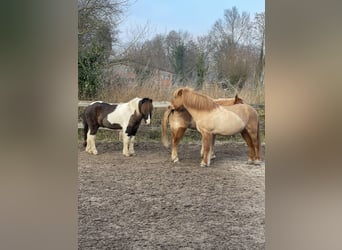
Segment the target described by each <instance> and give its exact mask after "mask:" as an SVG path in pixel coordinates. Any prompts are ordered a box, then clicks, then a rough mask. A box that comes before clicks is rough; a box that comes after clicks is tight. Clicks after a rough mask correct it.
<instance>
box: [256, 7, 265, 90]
mask: <svg viewBox="0 0 342 250" xmlns="http://www.w3.org/2000/svg"><path fill="white" fill-rule="evenodd" d="M254 31H255V40H256V43H257V44H258V47H259V60H258V65H257V70H256V77H257V83H260V84H263V83H264V71H265V13H264V12H262V13H257V14H256V15H255V18H254Z"/></svg>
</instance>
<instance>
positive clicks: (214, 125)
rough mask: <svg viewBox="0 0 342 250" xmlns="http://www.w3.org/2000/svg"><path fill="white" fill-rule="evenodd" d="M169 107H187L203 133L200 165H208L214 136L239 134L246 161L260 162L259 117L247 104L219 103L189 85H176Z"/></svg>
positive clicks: (177, 108) (198, 128)
mask: <svg viewBox="0 0 342 250" xmlns="http://www.w3.org/2000/svg"><path fill="white" fill-rule="evenodd" d="M171 106H172V108H174V109H176V110H179V109H183V108H185V109H187V110H188V112H189V114H190V115H191V116H192V117H193V119H194V121H195V122H196V128H197V130H198V131H199V132H200V133H201V134H202V152H203V154H202V155H203V158H202V161H201V166H202V167H206V166H209V165H210V156H211V152H212V142H213V135H234V134H236V133H241V135H242V137H243V138H244V140H245V141H246V143H247V145H248V149H249V159H248V162H249V163H254V164H259V163H260V131H259V130H260V129H259V117H258V113H257V112H256V110H255V109H254V108H252V107H251V106H250V105H248V104H235V105H232V106H221V105H219V104H217V103H216V102H214V100H213V99H212V98H210V97H208V96H206V95H203V94H200V93H197V92H195V91H193V90H192V89H190V88H179V89H177V90H176V91H175V92H174V93H173V98H172V99H171Z"/></svg>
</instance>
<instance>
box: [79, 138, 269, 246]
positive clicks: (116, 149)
mask: <svg viewBox="0 0 342 250" xmlns="http://www.w3.org/2000/svg"><path fill="white" fill-rule="evenodd" d="M97 149H98V152H99V154H98V155H96V156H94V155H89V154H87V153H86V152H85V151H84V148H83V146H82V145H81V143H79V159H78V171H79V194H78V211H79V229H78V230H79V232H78V233H79V249H183V250H185V249H265V234H264V233H265V232H264V231H265V207H264V202H265V185H264V181H265V166H264V165H261V166H256V165H248V164H246V161H247V146H246V145H245V144H244V143H232V142H229V143H219V144H218V145H215V152H216V156H217V158H216V159H215V160H213V161H212V162H211V166H210V167H208V168H202V167H200V166H199V164H200V161H201V157H200V149H201V145H200V144H182V145H180V147H179V158H180V162H179V163H176V164H174V163H171V155H170V151H169V150H167V149H165V148H164V147H163V146H162V144H161V143H159V142H140V143H136V145H135V151H136V155H135V156H132V157H124V156H123V155H122V143H120V142H97ZM264 151H265V148H264V147H263V152H264Z"/></svg>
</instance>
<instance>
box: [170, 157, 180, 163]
mask: <svg viewBox="0 0 342 250" xmlns="http://www.w3.org/2000/svg"><path fill="white" fill-rule="evenodd" d="M171 161H172V163H176V162H179V159H178V158H176V159H174V160H171Z"/></svg>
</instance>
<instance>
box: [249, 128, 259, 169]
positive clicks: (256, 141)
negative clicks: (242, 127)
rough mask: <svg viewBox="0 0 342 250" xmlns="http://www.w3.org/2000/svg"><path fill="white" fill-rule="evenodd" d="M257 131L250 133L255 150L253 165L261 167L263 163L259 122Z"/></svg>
mask: <svg viewBox="0 0 342 250" xmlns="http://www.w3.org/2000/svg"><path fill="white" fill-rule="evenodd" d="M255 127H256V130H253V131H248V132H249V134H250V136H251V138H252V143H253V149H254V155H255V157H254V161H253V163H254V164H256V165H259V164H260V163H261V160H260V130H259V122H258V124H257V125H256V126H255Z"/></svg>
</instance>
